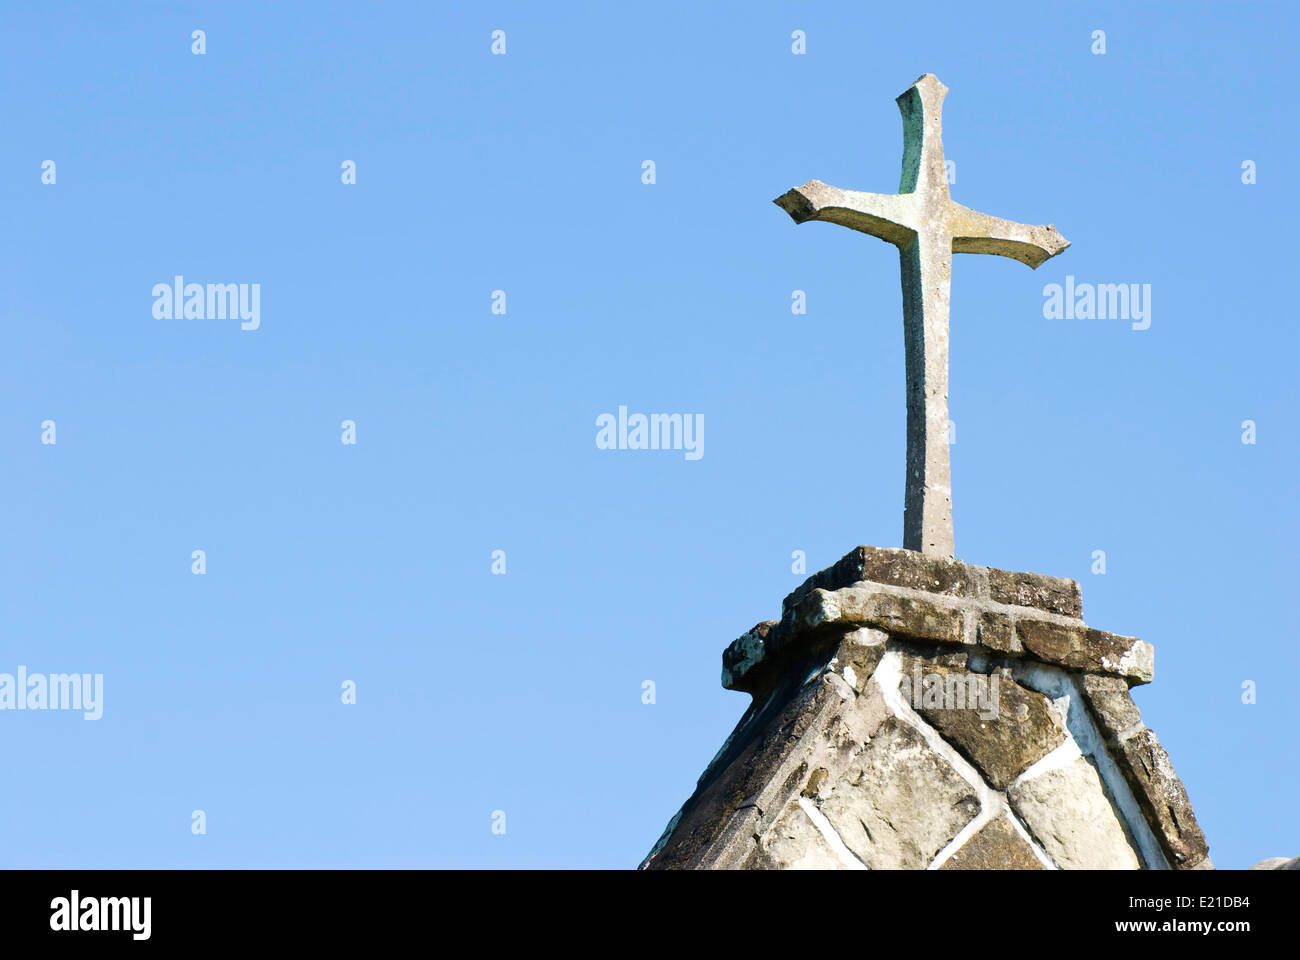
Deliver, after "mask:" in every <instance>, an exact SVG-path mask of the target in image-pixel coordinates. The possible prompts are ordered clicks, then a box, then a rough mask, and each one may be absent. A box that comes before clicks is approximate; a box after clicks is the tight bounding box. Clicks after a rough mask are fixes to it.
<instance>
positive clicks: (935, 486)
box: [776, 73, 1070, 557]
mask: <svg viewBox="0 0 1300 960" xmlns="http://www.w3.org/2000/svg"><path fill="white" fill-rule="evenodd" d="M947 92H948V88H947V87H945V86H944V85H943V84H942V83H940V82H939V78H938V77H936V76H935V75H934V74H932V73H927V74H926V75H925V76H923V77H921V78H920V79H919V80H917V81H916V83H914V84H912V86H911V87H910V88H909V89H908V90H907V92H905V93H904V94H903V95H902V96H900V97H899V98H898V109H899V110H900V111H901V112H902V114H903V177H902V180H901V182H900V183H899V186H898V193H896V194H885V193H860V192H858V191H854V190H840V189H839V188H837V187H832V186H829V185H827V184H825V183H822V182H821V181H820V180H809V181H808V182H807V183H805V184H804V185H803V186H802V187H796V188H795V189H793V190H791V191H789V192H788V193H786V194H785V195H784V196H781V197H778V198H777V200H776V204H777V205H778V206H780V207H781V209H783V210H785V212H786V213H788V214H790V216H791V217H792V218H793V219H794V222H795V223H803V222H804V221H805V220H825V221H827V222H828V223H838V224H840V225H841V226H844V227H850V228H852V229H854V230H860V231H861V232H863V233H869V234H871V235H872V236H873V237H879V238H880V239H881V240H887V241H889V242H890V243H892V244H894V246H896V247H898V253H899V261H900V263H901V265H902V278H903V340H904V344H905V348H906V357H907V362H906V367H907V486H906V494H905V496H904V499H903V546H904V547H905V548H907V549H908V550H919V551H921V552H922V553H925V554H931V555H934V556H944V557H951V556H953V538H952V486H951V479H950V475H949V467H948V290H949V287H950V285H951V281H952V255H953V254H954V253H996V254H999V255H1001V256H1004V257H1011V258H1012V259H1013V260H1019V261H1020V262H1021V263H1027V264H1029V266H1030V267H1037V266H1038V265H1039V264H1040V263H1042V262H1043V261H1045V260H1047V259H1049V258H1051V257H1054V256H1056V255H1057V254H1058V253H1060V252H1061V251H1062V250H1064V249H1065V248H1066V247H1068V246H1069V245H1070V244H1069V243H1068V242H1067V241H1066V239H1065V238H1064V237H1062V236H1061V235H1060V234H1059V233H1057V232H1056V228H1055V227H1053V226H1052V225H1051V224H1048V225H1047V226H1045V227H1031V226H1029V225H1027V224H1023V223H1014V222H1012V221H1011V220H1002V219H1000V218H998V217H991V216H989V215H988V214H985V213H978V212H976V211H974V210H971V209H970V208H969V207H963V206H961V205H960V204H957V203H953V201H952V200H951V199H950V198H949V196H948V176H947V170H946V168H945V167H944V162H943V131H942V113H943V98H944V95H945V94H947Z"/></svg>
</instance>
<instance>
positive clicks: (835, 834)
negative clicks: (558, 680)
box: [641, 547, 1212, 870]
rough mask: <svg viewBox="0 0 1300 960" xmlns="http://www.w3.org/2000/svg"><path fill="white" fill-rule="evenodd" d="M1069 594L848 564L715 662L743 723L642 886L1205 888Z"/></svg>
mask: <svg viewBox="0 0 1300 960" xmlns="http://www.w3.org/2000/svg"><path fill="white" fill-rule="evenodd" d="M1081 614H1082V600H1081V597H1080V592H1079V585H1078V583H1076V582H1075V581H1073V580H1065V579H1058V578H1055V577H1046V576H1041V575H1038V574H1031V573H1009V572H1007V571H1004V570H996V569H992V568H989V567H979V566H974V565H971V564H966V563H962V562H961V561H959V560H953V559H950V558H946V557H937V556H927V555H924V554H922V553H920V552H916V551H911V550H898V549H878V548H875V547H858V548H857V549H856V550H854V551H853V552H851V553H850V554H848V555H847V556H846V557H844V558H843V559H842V560H840V561H839V562H838V563H836V564H835V565H834V566H832V567H829V568H827V569H826V570H823V571H821V572H820V573H817V574H815V575H814V576H812V577H810V578H809V579H808V580H807V581H806V582H805V583H804V584H803V585H802V586H801V587H799V588H798V589H797V590H795V591H794V592H793V593H792V594H790V596H788V597H786V599H785V602H784V604H783V607H782V616H781V619H780V620H770V621H767V622H765V623H760V624H759V625H758V626H756V627H754V629H752V630H750V631H749V632H748V633H746V634H744V635H743V636H742V637H740V638H739V639H737V640H736V641H734V642H733V643H732V644H731V645H730V646H729V647H727V649H726V650H725V651H724V652H723V655H722V664H723V666H722V685H723V686H724V687H725V688H727V689H729V690H739V691H743V692H745V693H749V694H751V696H752V697H753V702H752V703H751V704H750V706H749V709H748V710H747V711H746V712H745V714H744V716H743V717H741V719H740V722H739V723H738V724H737V726H736V729H735V730H734V731H733V732H732V734H731V736H730V737H729V738H728V740H727V742H726V743H725V744H724V745H723V747H722V749H721V750H720V751H719V752H718V754H717V756H716V757H715V758H714V759H713V761H712V763H710V764H709V767H708V769H706V770H705V771H704V774H703V776H701V777H700V780H699V784H698V786H697V788H696V790H695V793H694V794H693V795H692V796H691V798H690V799H689V800H687V801H686V804H685V806H683V807H682V809H681V811H679V812H678V814H677V815H676V816H675V817H673V819H672V821H671V822H670V823H669V825H668V828H667V830H666V831H665V832H664V835H663V836H662V837H661V838H660V840H659V842H658V843H656V844H655V846H654V849H653V850H651V852H650V854H649V856H647V857H646V859H645V861H644V862H643V863H642V864H641V867H642V868H643V869H709V868H712V869H734V868H741V869H850V870H854V869H856V870H861V869H871V870H881V869H943V870H981V869H1025V870H1042V869H1047V870H1053V869H1120V870H1125V869H1154V870H1164V869H1176V870H1189V869H1201V870H1203V869H1212V864H1211V862H1210V859H1209V851H1208V848H1207V846H1206V842H1205V837H1204V836H1203V835H1202V833H1201V830H1200V828H1199V827H1198V826H1197V824H1196V817H1195V815H1194V814H1193V812H1192V807H1191V803H1190V802H1189V801H1188V798H1187V792H1186V790H1184V788H1183V785H1182V783H1181V781H1179V779H1178V777H1177V775H1176V774H1175V773H1174V770H1173V766H1172V764H1171V763H1170V760H1169V755H1168V754H1167V753H1166V752H1165V750H1164V748H1163V747H1162V746H1161V745H1160V741H1159V740H1157V739H1156V735H1155V734H1154V733H1152V732H1151V731H1150V730H1148V729H1147V728H1146V727H1145V726H1143V724H1142V718H1141V715H1140V714H1139V712H1138V709H1137V706H1136V705H1135V704H1134V703H1133V700H1132V699H1131V698H1130V696H1129V688H1130V687H1132V686H1134V685H1136V684H1141V683H1148V682H1150V681H1151V678H1152V674H1153V669H1154V655H1153V651H1152V648H1151V646H1150V644H1147V643H1144V642H1143V641H1141V640H1138V639H1136V638H1134V637H1126V636H1120V635H1118V634H1113V633H1107V632H1105V631H1103V630H1095V629H1092V628H1090V627H1088V626H1087V625H1086V624H1085V623H1084V622H1083V620H1082V619H1081Z"/></svg>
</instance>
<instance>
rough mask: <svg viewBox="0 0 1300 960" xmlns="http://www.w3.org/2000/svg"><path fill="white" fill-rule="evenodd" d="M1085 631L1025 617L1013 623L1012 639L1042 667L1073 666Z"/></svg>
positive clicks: (1085, 628)
mask: <svg viewBox="0 0 1300 960" xmlns="http://www.w3.org/2000/svg"><path fill="white" fill-rule="evenodd" d="M1087 631H1088V628H1087V627H1086V626H1084V625H1083V623H1068V624H1067V623H1057V622H1056V621H1054V620H1035V619H1033V618H1028V617H1026V618H1024V619H1017V620H1016V639H1018V640H1019V641H1020V643H1021V645H1022V646H1023V647H1024V648H1025V650H1026V652H1028V653H1030V654H1032V655H1033V656H1035V657H1037V658H1038V659H1039V660H1042V661H1043V662H1044V663H1055V664H1060V665H1062V666H1073V665H1074V664H1073V661H1075V660H1077V659H1078V651H1079V650H1080V649H1082V647H1083V640H1084V636H1085V635H1086V634H1087Z"/></svg>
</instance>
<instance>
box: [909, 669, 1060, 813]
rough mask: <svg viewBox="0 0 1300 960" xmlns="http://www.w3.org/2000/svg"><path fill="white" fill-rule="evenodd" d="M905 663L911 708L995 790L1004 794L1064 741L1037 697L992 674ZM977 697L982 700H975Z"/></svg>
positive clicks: (1044, 703)
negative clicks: (919, 687) (918, 686)
mask: <svg viewBox="0 0 1300 960" xmlns="http://www.w3.org/2000/svg"><path fill="white" fill-rule="evenodd" d="M904 663H905V669H908V670H910V671H911V672H912V677H913V680H912V696H913V703H912V706H913V707H914V708H915V709H916V710H917V712H918V713H920V714H921V716H922V717H924V718H925V719H926V720H928V721H929V722H930V724H931V725H932V726H934V728H935V729H936V730H938V731H939V733H940V735H942V736H943V738H944V739H945V740H947V741H948V742H949V743H951V744H952V745H953V746H954V747H956V748H957V749H958V750H959V751H960V752H961V754H962V755H963V756H964V757H966V759H968V760H969V761H970V762H971V763H973V764H974V765H975V767H976V768H977V769H978V770H979V771H980V773H981V774H983V776H984V779H985V780H987V781H988V782H989V783H990V784H991V785H992V786H993V788H994V789H995V790H1005V789H1006V788H1007V787H1008V786H1010V784H1011V781H1013V780H1014V779H1015V778H1016V777H1017V776H1018V775H1019V774H1020V773H1021V772H1022V771H1024V770H1025V769H1027V768H1028V767H1029V765H1030V764H1032V763H1034V762H1035V761H1037V760H1039V759H1041V758H1042V757H1045V756H1046V755H1047V754H1049V753H1051V751H1052V750H1054V749H1056V748H1057V747H1058V746H1060V745H1061V744H1062V743H1064V742H1065V738H1066V732H1065V730H1064V728H1063V727H1062V726H1061V723H1060V721H1059V720H1058V719H1057V717H1056V715H1055V713H1054V712H1053V711H1052V709H1051V705H1050V701H1048V699H1047V697H1045V696H1043V695H1042V694H1041V693H1037V692H1035V691H1033V690H1029V689H1027V688H1026V687H1022V686H1021V685H1020V684H1018V683H1016V682H1015V681H1014V680H1011V679H1009V678H1007V677H1003V676H1000V675H998V674H996V673H995V674H993V675H991V676H983V675H981V674H975V673H971V672H970V671H967V670H953V669H950V668H947V667H940V666H937V665H934V664H928V665H927V664H926V662H925V661H921V660H913V661H911V662H908V661H906V660H905V661H904ZM906 677H907V674H904V678H905V679H906ZM922 677H924V682H923V685H924V687H925V689H924V691H923V695H922V696H921V697H919V698H918V697H917V695H916V691H915V683H916V680H917V679H919V678H922ZM972 694H974V697H973V696H972ZM980 695H983V697H984V699H982V700H978V699H976V698H978V697H979V696H980ZM917 699H920V700H921V702H922V706H919V707H918V706H917V704H916V702H915V701H916V700H917ZM973 701H974V702H973ZM931 704H934V705H935V706H931Z"/></svg>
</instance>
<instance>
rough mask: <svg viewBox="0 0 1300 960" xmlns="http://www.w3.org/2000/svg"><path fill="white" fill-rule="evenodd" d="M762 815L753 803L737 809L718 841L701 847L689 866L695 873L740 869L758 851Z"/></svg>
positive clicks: (723, 828)
mask: <svg viewBox="0 0 1300 960" xmlns="http://www.w3.org/2000/svg"><path fill="white" fill-rule="evenodd" d="M761 819H762V813H761V811H760V810H759V809H758V807H756V806H754V805H753V804H746V805H745V806H742V807H740V808H739V809H737V810H736V811H735V812H734V813H733V814H732V815H731V817H730V818H729V819H728V820H727V822H726V823H725V824H723V827H722V830H721V831H720V832H719V834H718V837H717V840H716V842H714V843H711V844H709V845H708V846H704V847H700V848H699V850H698V852H697V853H696V855H695V856H694V857H693V858H692V859H691V861H690V862H689V863H688V866H689V867H691V869H694V870H736V869H739V868H740V867H742V866H743V865H744V864H745V862H746V861H747V860H749V859H750V857H751V856H752V855H753V853H754V851H755V850H757V849H758V844H757V842H756V841H755V840H754V831H755V830H756V829H757V827H758V824H759V821H760V820H761Z"/></svg>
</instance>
